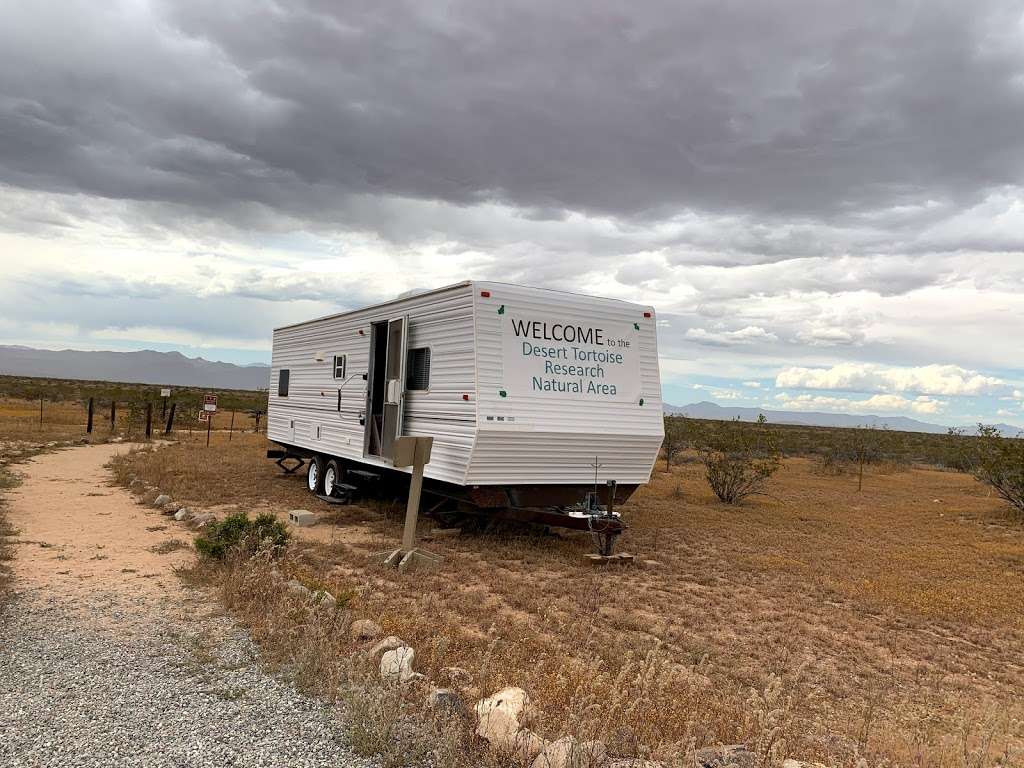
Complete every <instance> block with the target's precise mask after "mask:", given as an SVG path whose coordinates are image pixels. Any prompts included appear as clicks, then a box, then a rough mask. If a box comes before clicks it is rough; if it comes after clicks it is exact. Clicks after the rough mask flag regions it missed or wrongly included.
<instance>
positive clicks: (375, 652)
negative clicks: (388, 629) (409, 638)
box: [366, 635, 408, 659]
mask: <svg viewBox="0 0 1024 768" xmlns="http://www.w3.org/2000/svg"><path fill="white" fill-rule="evenodd" d="M407 647H408V644H407V643H406V642H405V640H403V639H402V638H400V637H395V636H394V635H388V636H387V637H385V638H384V639H383V640H380V641H379V642H377V643H376V644H375V645H374V646H373V648H371V649H370V650H369V651H367V654H366V655H367V656H369V657H370V658H371V659H376V658H377V657H378V656H379V655H380V654H382V653H385V652H386V651H394V650H396V649H398V648H407Z"/></svg>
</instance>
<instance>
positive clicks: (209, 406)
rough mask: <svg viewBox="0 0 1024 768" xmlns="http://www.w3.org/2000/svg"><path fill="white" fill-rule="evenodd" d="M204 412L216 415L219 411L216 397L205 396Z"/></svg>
mask: <svg viewBox="0 0 1024 768" xmlns="http://www.w3.org/2000/svg"><path fill="white" fill-rule="evenodd" d="M203 410H204V411H210V412H211V413H216V411H217V396H216V395H203Z"/></svg>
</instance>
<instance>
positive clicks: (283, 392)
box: [277, 368, 292, 397]
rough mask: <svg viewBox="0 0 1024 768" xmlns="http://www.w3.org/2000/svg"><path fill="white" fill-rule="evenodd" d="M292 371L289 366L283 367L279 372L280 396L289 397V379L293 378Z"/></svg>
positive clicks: (278, 390) (278, 391)
mask: <svg viewBox="0 0 1024 768" xmlns="http://www.w3.org/2000/svg"><path fill="white" fill-rule="evenodd" d="M291 373H292V372H291V371H290V370H288V369H287V368H282V369H281V372H280V373H278V374H277V396H278V397H288V380H289V379H290V378H291Z"/></svg>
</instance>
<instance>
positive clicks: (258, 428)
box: [256, 411, 260, 435]
mask: <svg viewBox="0 0 1024 768" xmlns="http://www.w3.org/2000/svg"><path fill="white" fill-rule="evenodd" d="M259 433H260V412H259V411H256V434H257V435H258V434H259Z"/></svg>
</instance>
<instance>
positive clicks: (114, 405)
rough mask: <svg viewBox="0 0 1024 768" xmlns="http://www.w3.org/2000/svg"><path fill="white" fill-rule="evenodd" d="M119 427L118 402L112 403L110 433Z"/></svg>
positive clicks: (113, 401) (112, 401)
mask: <svg viewBox="0 0 1024 768" xmlns="http://www.w3.org/2000/svg"><path fill="white" fill-rule="evenodd" d="M116 426H117V401H116V400H111V401H110V431H111V432H113V431H114V428H115V427H116Z"/></svg>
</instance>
